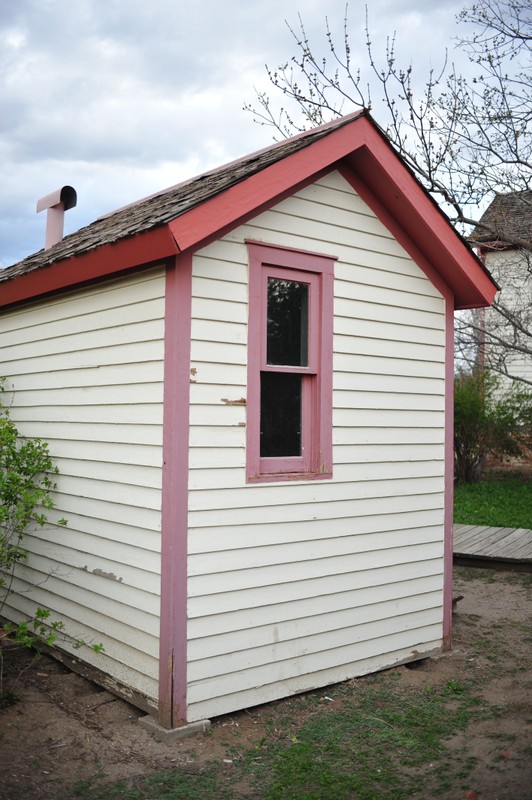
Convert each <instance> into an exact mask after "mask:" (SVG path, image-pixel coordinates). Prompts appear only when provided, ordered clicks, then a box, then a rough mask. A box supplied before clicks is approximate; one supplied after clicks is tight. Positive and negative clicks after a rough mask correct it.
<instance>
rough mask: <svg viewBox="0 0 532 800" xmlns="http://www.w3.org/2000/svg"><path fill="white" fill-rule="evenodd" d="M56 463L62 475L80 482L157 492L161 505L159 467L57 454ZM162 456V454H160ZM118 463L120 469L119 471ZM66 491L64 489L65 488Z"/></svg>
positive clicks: (96, 451)
mask: <svg viewBox="0 0 532 800" xmlns="http://www.w3.org/2000/svg"><path fill="white" fill-rule="evenodd" d="M99 449H100V448H95V451H94V454H95V455H98V454H99V455H100V458H101V452H100V453H99V452H98V451H99ZM55 455H56V458H55V463H56V464H57V465H58V466H59V471H60V473H61V475H63V476H68V477H69V478H75V479H79V480H83V479H85V480H86V479H88V480H94V481H100V482H104V483H116V484H117V485H119V486H126V487H129V491H130V492H131V491H136V489H135V487H137V486H140V487H142V489H149V490H153V489H155V490H157V497H158V500H157V505H156V507H157V508H158V507H159V505H160V491H161V468H160V464H158V465H146V464H145V463H143V464H138V465H136V464H132V463H130V462H128V461H127V459H125V458H123V459H122V460H121V461H118V462H117V461H114V462H110V461H107V460H105V461H97V460H91V459H81V458H77V459H76V458H58V457H57V456H58V453H56V454H55ZM159 455H160V453H159ZM117 463H119V464H120V469H117ZM63 489H64V487H63Z"/></svg>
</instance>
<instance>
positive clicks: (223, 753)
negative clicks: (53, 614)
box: [0, 568, 532, 800]
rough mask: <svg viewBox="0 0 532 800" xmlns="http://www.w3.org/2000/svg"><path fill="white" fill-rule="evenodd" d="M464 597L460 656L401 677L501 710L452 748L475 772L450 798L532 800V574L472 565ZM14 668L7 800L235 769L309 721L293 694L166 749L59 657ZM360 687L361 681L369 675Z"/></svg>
mask: <svg viewBox="0 0 532 800" xmlns="http://www.w3.org/2000/svg"><path fill="white" fill-rule="evenodd" d="M455 594H461V595H463V599H462V600H460V602H459V603H458V605H457V609H456V613H455V615H454V647H453V650H452V652H450V653H446V654H442V655H441V656H438V657H435V658H430V659H427V660H425V661H424V662H421V663H420V665H418V667H417V668H415V669H412V668H407V667H400V668H398V671H399V673H400V675H401V681H403V682H404V683H405V684H406V685H411V686H425V685H426V686H439V685H442V684H445V683H446V682H447V681H448V680H457V681H465V680H468V679H470V678H473V679H474V681H475V682H476V683H478V690H479V694H481V695H482V696H483V697H484V698H485V699H486V700H488V701H489V702H490V703H491V704H493V705H495V706H497V707H498V709H499V712H500V713H498V714H497V715H496V716H495V717H494V718H490V719H485V720H482V721H477V722H475V723H473V724H471V725H470V727H469V728H468V730H467V731H466V732H465V733H463V734H460V735H458V736H456V737H454V739H452V740H451V741H450V742H449V743H448V746H449V748H450V749H451V751H452V752H453V753H455V754H456V758H457V760H461V761H462V762H463V761H464V759H468V758H472V759H473V758H474V759H475V760H476V761H475V764H476V765H475V767H474V770H473V772H472V774H471V775H470V777H469V778H468V785H469V789H468V790H467V791H465V790H464V788H463V786H462V784H459V785H457V786H456V787H455V788H454V789H453V790H452V791H450V792H449V793H447V794H444V795H440V797H441V798H442V800H458V798H464V797H465V798H467V797H469V798H477V797H478V798H479V799H480V800H510V799H511V800H529V799H530V797H531V796H532V769H531V764H532V735H531V728H530V722H531V718H532V709H531V707H530V698H531V697H532V654H531V642H532V632H531V628H530V624H531V619H532V614H531V608H532V602H531V601H532V576H530V575H519V574H517V573H509V572H496V571H490V572H487V571H486V572H484V571H483V572H480V571H478V570H475V569H474V568H461V569H460V570H458V571H457V575H456V579H455ZM4 661H5V664H4V672H5V676H4V683H5V684H7V685H8V686H9V687H10V688H11V689H12V691H13V692H15V693H16V694H17V695H18V697H19V698H20V699H19V700H18V702H16V703H15V704H13V705H11V706H9V707H8V708H6V709H4V710H2V711H0V796H1V797H2V798H3V800H59V799H60V798H65V799H66V798H71V797H73V796H74V794H73V790H74V787H75V785H76V782H78V781H84V780H85V781H91V780H94V779H95V778H97V777H100V778H102V779H105V781H109V782H114V781H117V780H119V779H125V780H127V779H131V780H138V779H140V778H141V777H142V776H145V775H150V774H152V773H154V772H161V771H179V770H183V771H187V772H196V771H200V770H201V768H202V765H204V764H206V763H208V762H211V763H212V762H218V763H220V764H223V763H224V760H226V761H227V762H229V761H230V759H231V745H232V744H238V747H239V748H242V747H249V748H251V747H253V746H254V745H256V744H257V742H258V741H259V740H260V739H261V738H262V737H264V736H265V735H266V726H267V724H268V722H269V721H270V720H271V719H273V718H274V715H275V714H279V713H283V714H285V715H293V714H297V715H299V716H300V720H297V719H296V720H295V723H296V724H297V722H300V723H301V724H303V723H304V721H305V713H306V712H305V709H304V704H301V703H299V704H297V703H295V702H294V701H293V700H290V699H287V700H284V701H280V702H279V703H273V704H269V705H266V706H261V707H259V708H255V709H251V710H249V711H246V712H240V713H237V714H232V715H228V716H226V717H222V718H220V719H218V720H215V721H214V724H213V727H212V729H211V731H210V732H209V734H208V735H197V736H195V737H193V738H191V739H187V740H184V741H181V742H178V743H161V742H157V741H155V739H154V738H153V737H152V735H151V734H150V733H148V732H147V731H146V730H144V729H143V728H142V727H141V726H140V725H139V724H138V718H139V716H141V712H139V711H138V710H137V709H135V708H134V707H132V706H130V705H128V704H127V703H126V702H124V701H122V700H119V699H117V698H115V697H114V696H113V695H111V694H109V693H108V692H107V691H104V690H102V689H101V688H100V687H98V686H96V685H94V684H92V683H90V682H89V681H87V680H85V679H84V678H81V677H80V676H78V675H76V674H74V673H71V672H69V671H68V670H67V669H66V668H65V667H64V666H62V665H61V664H59V663H57V662H56V661H54V660H53V659H51V658H49V657H45V656H42V657H40V658H37V659H35V658H34V657H33V656H32V654H31V653H30V652H29V651H27V650H25V649H17V648H11V649H8V650H7V651H6V653H5V656H4ZM396 672H397V670H396ZM358 680H359V681H360V685H361V686H362V682H363V681H364V679H363V678H361V679H358ZM321 694H322V695H325V693H324V692H323V690H322V692H321ZM242 796H246V794H244V795H242ZM248 796H249V795H248ZM331 800H334V798H331ZM419 800H421V797H420V798H419ZM423 800H428V797H427V796H423Z"/></svg>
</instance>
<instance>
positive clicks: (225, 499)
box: [189, 476, 442, 521]
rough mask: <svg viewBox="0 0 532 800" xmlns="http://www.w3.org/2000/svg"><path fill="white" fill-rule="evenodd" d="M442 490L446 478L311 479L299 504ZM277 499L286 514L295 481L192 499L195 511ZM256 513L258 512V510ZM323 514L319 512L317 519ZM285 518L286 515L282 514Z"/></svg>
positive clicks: (301, 490) (260, 504)
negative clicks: (285, 510) (343, 481)
mask: <svg viewBox="0 0 532 800" xmlns="http://www.w3.org/2000/svg"><path fill="white" fill-rule="evenodd" d="M441 489H442V479H441V477H440V476H438V477H436V478H428V477H424V478H419V477H415V478H397V479H393V478H390V479H388V480H386V481H381V480H374V481H369V480H366V481H358V482H345V483H339V482H337V481H335V482H334V483H330V482H327V483H324V482H323V483H317V482H314V481H308V482H306V483H303V482H301V483H300V484H299V485H298V488H297V494H298V499H299V503H300V505H301V506H314V510H315V511H317V510H318V509H317V507H316V504H318V503H322V504H324V507H327V508H328V507H331V506H334V505H336V504H337V503H342V502H351V501H358V500H372V499H374V498H385V497H386V498H388V497H391V498H396V497H408V496H412V495H414V496H415V495H417V494H418V493H419V494H433V493H437V492H440V491H441ZM269 498H271V499H272V500H273V499H275V507H276V509H278V510H279V514H280V515H282V514H283V509H285V508H287V507H293V505H294V484H293V483H291V482H285V483H284V484H282V485H281V484H276V485H273V484H259V485H257V484H250V485H248V486H246V488H245V490H244V491H242V487H241V486H239V487H235V488H234V489H232V488H229V489H220V490H217V491H216V490H211V491H210V492H209V495H208V502H205V500H202V492H195V493H194V495H193V497H192V498H191V499H190V502H189V510H190V511H192V512H194V511H196V510H201V509H203V508H206V509H209V510H213V511H214V510H216V511H217V510H223V509H230V510H231V512H233V511H236V510H237V509H251V510H252V511H254V510H255V509H256V508H262V507H263V506H268V505H270V504H271V500H269ZM255 513H256V512H255ZM317 516H319V515H316V518H317ZM280 521H282V516H281V517H280Z"/></svg>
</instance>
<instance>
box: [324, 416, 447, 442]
mask: <svg viewBox="0 0 532 800" xmlns="http://www.w3.org/2000/svg"><path fill="white" fill-rule="evenodd" d="M333 417H334V415H333ZM334 444H343V445H345V444H388V445H390V446H393V445H394V444H443V431H442V430H441V429H438V428H416V429H414V430H413V429H412V428H391V427H388V428H377V427H374V428H368V427H367V426H364V425H362V420H361V424H360V427H358V428H350V427H347V426H344V427H343V428H340V427H339V426H335V428H334V432H333V445H334Z"/></svg>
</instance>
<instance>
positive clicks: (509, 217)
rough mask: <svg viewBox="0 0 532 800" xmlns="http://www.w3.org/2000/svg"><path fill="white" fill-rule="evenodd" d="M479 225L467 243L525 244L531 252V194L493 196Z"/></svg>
mask: <svg viewBox="0 0 532 800" xmlns="http://www.w3.org/2000/svg"><path fill="white" fill-rule="evenodd" d="M480 222H481V223H482V225H481V226H478V227H476V228H475V229H474V230H473V232H472V233H471V235H470V236H469V241H471V242H475V243H478V244H517V245H522V246H525V247H526V246H527V245H528V247H529V248H531V249H532V191H525V192H509V193H508V194H498V195H496V196H495V199H494V200H493V201H492V202H491V204H490V205H489V207H488V208H487V210H486V211H485V212H484V214H483V215H482V217H481V218H480ZM483 226H487V227H483Z"/></svg>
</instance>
